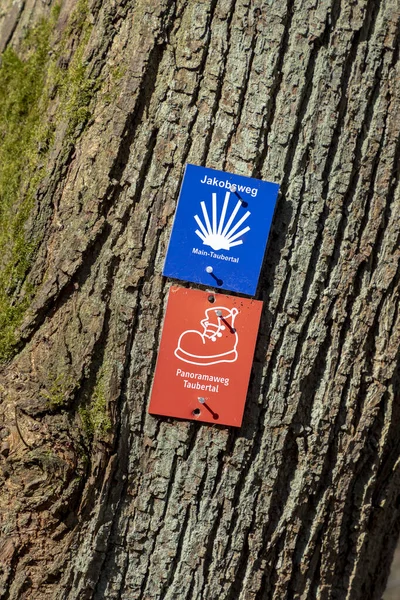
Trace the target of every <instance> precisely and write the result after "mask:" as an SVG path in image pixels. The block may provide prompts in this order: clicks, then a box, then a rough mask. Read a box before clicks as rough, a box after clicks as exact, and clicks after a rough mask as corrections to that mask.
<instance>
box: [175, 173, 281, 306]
mask: <svg viewBox="0 0 400 600" xmlns="http://www.w3.org/2000/svg"><path fill="white" fill-rule="evenodd" d="M278 190H279V185H278V184H276V183H270V182H268V181H261V180H259V179H253V178H251V177H243V176H241V175H234V174H232V173H225V172H224V171H217V170H214V169H208V168H206V167H199V166H195V165H190V164H188V165H187V166H186V169H185V174H184V177H183V181H182V186H181V192H180V195H179V200H178V206H177V209H176V213H175V219H174V224H173V227H172V233H171V238H170V242H169V246H168V251H167V256H166V259H165V264H164V270H163V274H164V275H165V276H166V277H172V278H175V279H181V280H184V281H190V282H193V283H201V284H203V285H207V286H210V285H211V286H214V287H220V288H222V289H225V290H232V291H235V292H239V293H243V294H248V295H250V296H252V295H254V294H255V292H256V289H257V284H258V278H259V275H260V269H261V265H262V261H263V257H264V253H265V247H266V244H267V239H268V233H269V230H270V227H271V222H272V217H273V214H274V209H275V203H276V199H277V196H278Z"/></svg>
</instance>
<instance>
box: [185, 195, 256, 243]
mask: <svg viewBox="0 0 400 600" xmlns="http://www.w3.org/2000/svg"><path fill="white" fill-rule="evenodd" d="M229 197H230V192H226V194H225V200H224V205H223V207H222V212H221V215H220V217H219V220H218V215H217V194H215V193H213V195H212V225H211V223H210V217H209V215H208V212H207V208H206V205H205V202H200V206H201V210H202V211H203V218H204V222H202V221H201V219H200V217H199V216H198V215H195V216H194V218H195V220H196V223H197V225H198V226H199V229H196V234H197V235H198V236H199V238H200V239H201V240H202V241H203V244H204V245H205V246H211V248H212V249H213V250H230V249H231V248H232V247H233V246H239V245H240V244H243V240H241V239H239V238H240V237H241V236H243V235H244V234H245V233H247V232H248V231H250V227H244V228H243V229H240V231H237V230H238V229H239V228H240V227H241V226H242V225H243V223H244V222H245V221H246V219H248V217H249V216H250V214H251V213H250V211H247V212H246V213H245V214H244V215H243V217H241V218H240V219H238V220H237V221H235V219H236V215H237V213H238V211H239V209H240V208H241V206H242V202H241V200H238V202H237V204H236V206H235V208H234V209H233V211H232V213H231V215H230V216H229V218H228V221H227V223H226V225H225V219H226V217H227V210H228V204H229Z"/></svg>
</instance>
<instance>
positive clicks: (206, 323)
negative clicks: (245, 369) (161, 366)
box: [174, 306, 239, 365]
mask: <svg viewBox="0 0 400 600" xmlns="http://www.w3.org/2000/svg"><path fill="white" fill-rule="evenodd" d="M238 313H239V311H238V309H237V308H232V309H229V308H226V307H225V306H217V307H215V308H208V309H207V310H206V311H205V317H206V318H205V319H202V320H201V321H200V324H201V325H202V327H203V331H202V332H201V331H197V330H196V329H188V330H187V331H184V332H183V333H181V335H180V336H179V340H178V346H177V348H176V350H175V353H174V354H175V356H176V357H177V358H179V359H180V360H183V361H185V362H187V363H189V364H192V365H215V364H217V363H222V362H235V361H236V360H237V357H238V353H237V350H236V347H237V343H238V334H237V331H236V329H235V328H234V322H235V319H236V316H237V315H238Z"/></svg>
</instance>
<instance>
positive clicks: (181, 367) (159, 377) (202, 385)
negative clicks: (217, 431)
mask: <svg viewBox="0 0 400 600" xmlns="http://www.w3.org/2000/svg"><path fill="white" fill-rule="evenodd" d="M261 309H262V302H260V301H258V300H252V299H249V298H239V297H233V296H227V295H225V294H219V293H215V294H214V293H210V292H203V291H199V290H190V289H186V288H181V287H177V286H172V287H171V289H170V293H169V297H168V305H167V312H166V315H165V319H164V326H163V332H162V337H161V343H160V350H159V353H158V359H157V366H156V373H155V377H154V383H153V389H152V394H151V400H150V406H149V412H150V413H151V414H156V415H165V416H170V417H177V418H181V419H193V420H195V421H205V422H208V423H218V424H220V425H232V426H236V427H240V425H241V423H242V417H243V410H244V405H245V402H246V395H247V387H248V383H249V377H250V370H251V365H252V363H253V354H254V347H255V343H256V339H257V333H258V326H259V321H260V315H261Z"/></svg>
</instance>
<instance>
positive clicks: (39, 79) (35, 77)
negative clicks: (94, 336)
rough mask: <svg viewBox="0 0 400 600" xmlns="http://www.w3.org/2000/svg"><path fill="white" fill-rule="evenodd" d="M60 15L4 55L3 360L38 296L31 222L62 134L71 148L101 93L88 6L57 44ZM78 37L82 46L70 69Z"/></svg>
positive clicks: (0, 143) (0, 198) (0, 84)
mask: <svg viewBox="0 0 400 600" xmlns="http://www.w3.org/2000/svg"><path fill="white" fill-rule="evenodd" d="M59 11H60V8H59V7H58V6H57V7H56V8H55V9H53V11H52V14H51V16H50V17H49V18H48V19H42V20H41V21H40V22H39V23H38V24H37V25H35V26H34V27H33V28H32V29H31V30H30V31H28V33H27V35H26V37H25V40H24V41H23V43H22V44H21V46H20V48H19V49H18V51H16V50H15V49H13V48H11V47H9V48H7V49H6V50H5V51H4V53H3V54H2V56H1V57H0V61H1V62H0V165H1V168H0V362H4V361H6V360H8V359H10V358H11V357H12V356H13V354H14V353H15V352H16V350H17V349H18V326H19V325H20V323H21V322H22V319H23V316H24V314H25V312H26V310H27V308H28V307H29V305H30V303H31V301H32V298H33V296H34V293H35V290H34V287H33V286H32V285H31V284H30V283H29V281H28V279H27V274H28V272H29V268H30V266H31V264H32V260H33V258H34V255H35V251H36V249H37V247H38V245H39V243H40V241H41V240H40V239H37V237H36V239H32V237H31V236H30V235H29V234H28V231H27V226H26V224H27V221H28V218H29V216H30V214H31V212H32V209H33V207H34V204H35V200H36V192H37V188H38V185H39V183H40V181H41V180H42V178H43V177H44V175H45V169H46V158H47V154H48V152H49V150H50V148H51V145H52V142H53V139H54V134H55V131H56V128H57V126H58V124H60V123H61V122H64V123H65V121H67V128H66V136H65V145H66V149H67V148H68V146H70V145H71V144H73V143H74V141H75V140H76V138H77V136H78V135H79V134H80V133H81V132H82V130H83V128H84V126H85V124H86V123H87V121H88V118H89V117H90V102H91V100H92V98H93V95H94V93H95V92H96V90H97V88H96V82H95V81H93V80H92V79H91V78H90V77H89V76H88V67H87V65H86V63H85V61H84V51H85V48H86V46H87V42H88V39H89V36H90V32H91V29H92V25H91V24H90V22H89V20H88V13H89V11H88V5H87V0H80V1H79V3H78V5H77V8H76V10H75V11H74V12H73V13H72V14H71V17H70V20H69V24H68V26H67V27H66V30H65V32H64V34H63V36H62V38H61V40H59V41H58V43H56V42H54V40H53V37H54V36H53V33H54V29H55V25H56V23H57V19H58V15H59ZM72 33H73V36H74V40H79V42H78V44H77V45H76V48H75V50H74V52H73V54H72V55H71V56H70V57H69V60H68V64H67V66H66V67H65V66H64V63H63V61H62V60H61V59H62V56H63V55H64V53H65V52H66V43H67V41H68V40H70V39H71V35H72ZM50 106H52V108H53V110H52V111H50ZM54 107H56V110H54ZM51 115H52V116H51Z"/></svg>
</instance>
